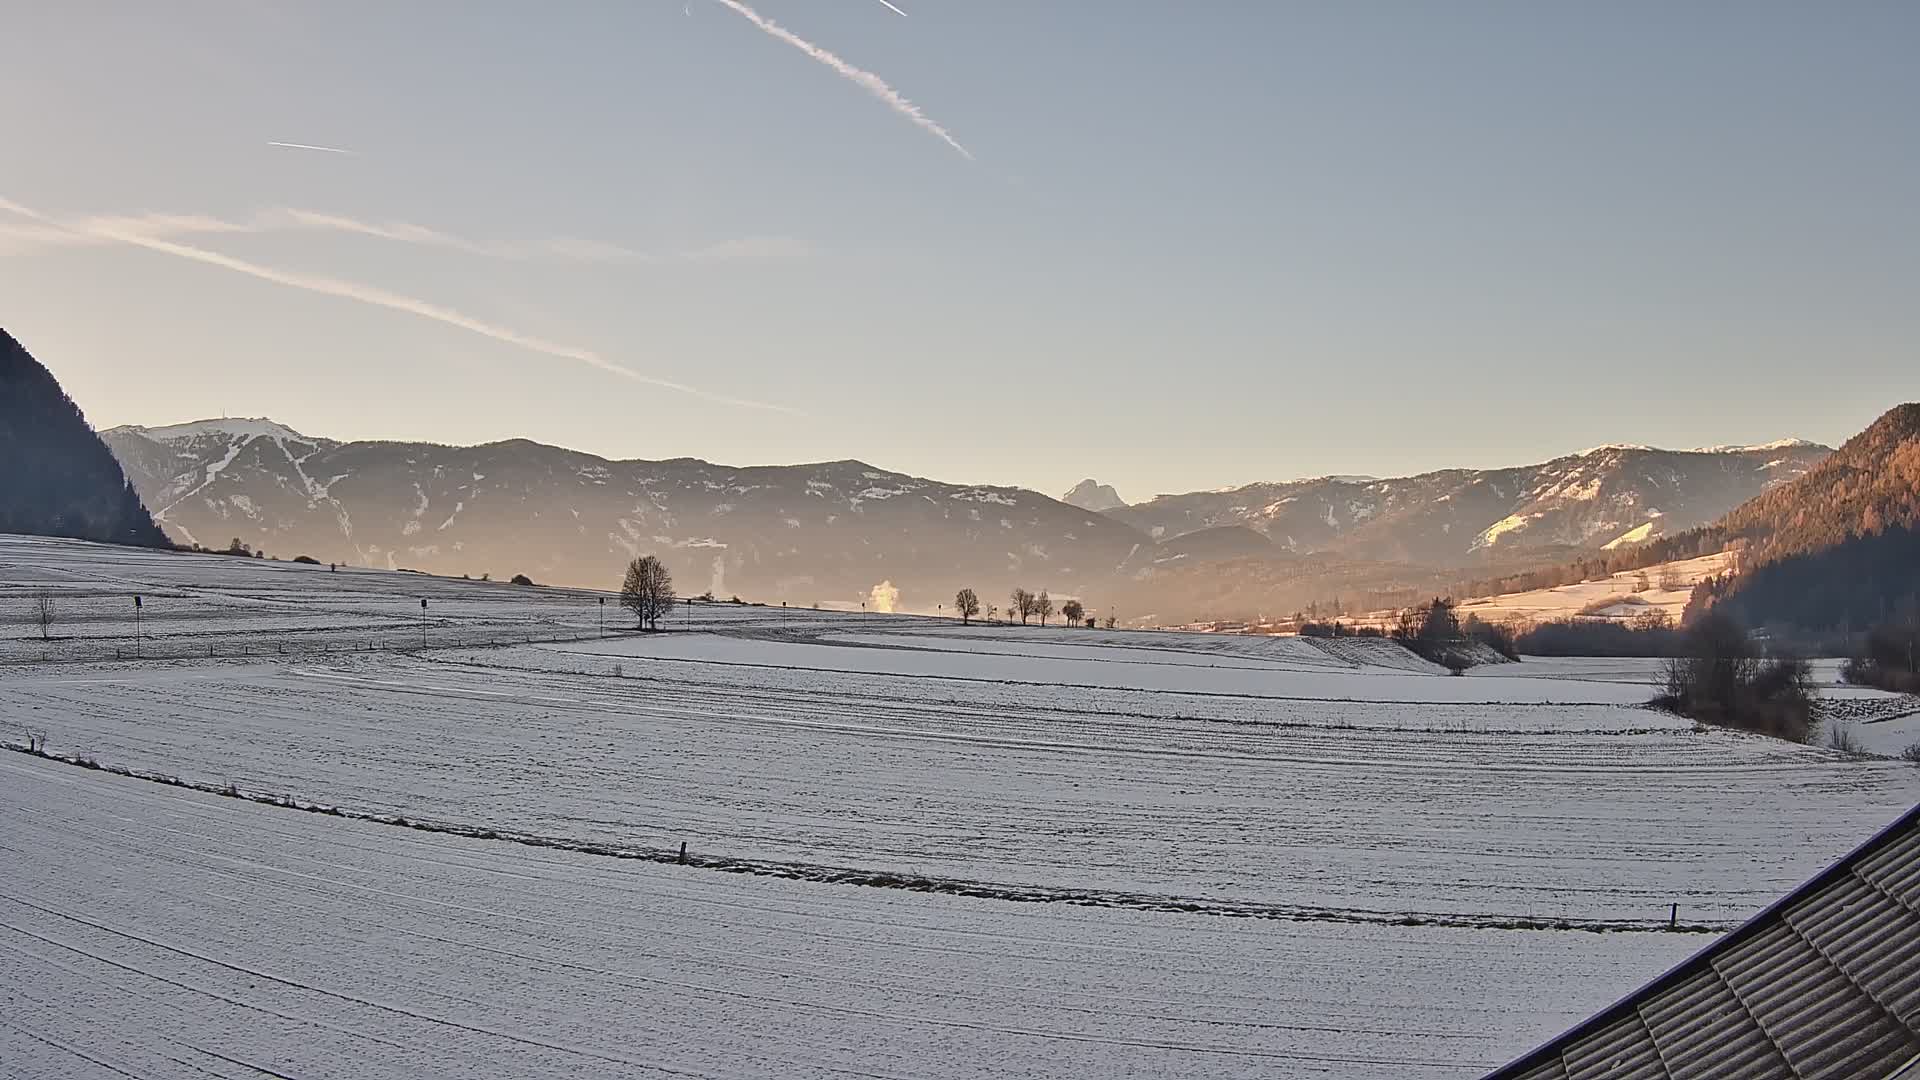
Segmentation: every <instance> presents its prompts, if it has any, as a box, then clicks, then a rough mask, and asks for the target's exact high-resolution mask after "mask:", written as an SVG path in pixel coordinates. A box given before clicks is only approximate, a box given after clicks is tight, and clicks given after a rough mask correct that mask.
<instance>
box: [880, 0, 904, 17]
mask: <svg viewBox="0 0 1920 1080" xmlns="http://www.w3.org/2000/svg"><path fill="white" fill-rule="evenodd" d="M880 2H881V3H882V4H887V0H880ZM887 10H889V11H891V12H893V13H894V14H895V15H898V16H900V17H901V18H903V19H904V18H906V17H907V13H906V12H904V11H901V10H900V9H899V8H897V7H894V6H893V5H892V4H887Z"/></svg>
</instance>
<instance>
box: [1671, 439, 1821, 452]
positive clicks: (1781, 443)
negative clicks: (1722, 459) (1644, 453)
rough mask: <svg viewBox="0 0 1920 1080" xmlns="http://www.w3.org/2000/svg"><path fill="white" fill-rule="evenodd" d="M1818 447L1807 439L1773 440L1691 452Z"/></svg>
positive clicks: (1708, 447)
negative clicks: (1750, 444)
mask: <svg viewBox="0 0 1920 1080" xmlns="http://www.w3.org/2000/svg"><path fill="white" fill-rule="evenodd" d="M1818 445H1819V444H1818V443H1815V442H1813V441H1811V440H1809V439H1775V440H1773V441H1772V442H1766V443H1754V444H1753V445H1752V446H1731V445H1728V446H1698V447H1695V448H1694V449H1693V451H1692V452H1693V453H1695V454H1759V453H1765V452H1767V451H1769V450H1800V449H1804V448H1806V447H1811V446H1818Z"/></svg>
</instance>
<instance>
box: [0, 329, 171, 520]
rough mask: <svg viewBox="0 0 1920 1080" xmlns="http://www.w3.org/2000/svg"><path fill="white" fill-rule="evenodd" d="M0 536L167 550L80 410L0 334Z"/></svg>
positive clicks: (54, 381) (47, 374) (48, 374)
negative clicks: (60, 538)
mask: <svg viewBox="0 0 1920 1080" xmlns="http://www.w3.org/2000/svg"><path fill="white" fill-rule="evenodd" d="M0 465H3V467H0V532H8V533H25V534H29V535H35V536H68V537H76V538H78V539H82V540H100V541H106V542H109V543H115V544H138V545H141V546H145V547H164V546H166V544H167V538H166V535H165V534H164V533H162V532H161V531H160V528H159V527H158V526H157V525H155V524H154V521H153V518H152V517H151V516H150V515H149V514H148V513H147V510H146V507H144V506H142V505H141V504H140V498H139V496H138V495H137V494H136V493H135V492H134V489H133V488H132V487H131V486H130V485H129V484H128V483H127V478H126V477H125V476H124V475H123V474H122V472H121V469H120V465H119V463H118V462H117V461H115V460H114V456H113V454H112V453H111V452H110V451H109V450H108V449H107V447H106V445H105V444H104V443H103V442H101V440H100V438H99V437H98V436H96V435H95V434H94V432H93V429H92V428H91V427H89V426H88V424H87V420H86V417H85V416H84V415H83V414H82V413H81V411H80V407H79V406H77V405H75V404H74V403H73V399H72V398H69V397H68V396H67V394H66V392H65V391H64V390H62V389H61V388H60V383H59V381H58V380H57V379H55V378H54V377H53V373H52V372H50V371H48V370H47V369H46V367H45V366H43V365H42V364H41V363H40V362H39V361H37V360H35V359H34V358H33V356H32V355H31V354H29V353H28V352H27V350H26V347H25V346H23V345H21V344H20V343H19V342H18V341H16V340H14V338H13V336H12V335H11V334H8V333H7V332H6V331H5V330H0Z"/></svg>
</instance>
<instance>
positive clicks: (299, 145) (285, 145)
mask: <svg viewBox="0 0 1920 1080" xmlns="http://www.w3.org/2000/svg"><path fill="white" fill-rule="evenodd" d="M880 2H881V3H883V4H886V2H887V0H880ZM887 6H888V7H892V6H893V5H892V4H887ZM267 145H268V146H278V147H280V148H281V149H284V150H318V151H320V152H321V153H323V154H352V153H353V151H351V150H342V149H340V148H339V147H337V146H315V145H313V144H312V143H303V142H270V143H268V144H267Z"/></svg>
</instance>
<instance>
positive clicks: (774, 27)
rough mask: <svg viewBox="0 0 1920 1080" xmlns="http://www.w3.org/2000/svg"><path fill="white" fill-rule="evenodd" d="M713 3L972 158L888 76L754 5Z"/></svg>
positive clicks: (722, 0) (730, 1) (719, 0)
mask: <svg viewBox="0 0 1920 1080" xmlns="http://www.w3.org/2000/svg"><path fill="white" fill-rule="evenodd" d="M883 2H884V0H883ZM714 3H717V4H719V5H720V6H721V7H724V8H727V9H728V10H730V11H732V12H734V13H735V14H737V15H739V16H740V17H741V18H743V19H745V20H747V21H748V22H750V23H752V24H753V25H754V26H756V27H758V28H759V30H760V32H761V33H763V34H767V35H769V36H770V37H773V38H774V39H776V40H778V41H782V42H785V43H786V44H788V45H791V46H793V47H794V48H796V49H799V50H800V51H801V52H803V53H806V54H807V55H808V56H810V57H812V58H813V59H814V60H816V61H818V62H819V63H822V64H825V65H826V66H827V67H830V68H832V69H833V70H834V71H836V72H838V73H839V74H840V77H841V78H844V79H846V80H848V81H849V82H852V83H853V84H854V85H856V86H859V87H860V88H861V89H863V90H865V91H866V92H867V93H869V94H872V95H873V96H874V97H876V98H879V99H880V100H881V101H883V102H885V103H886V105H887V107H888V108H890V109H892V110H893V111H894V112H897V113H899V114H900V115H901V116H904V117H906V118H907V119H909V120H911V121H913V122H914V124H916V125H917V126H919V127H920V128H921V129H923V130H925V131H927V132H929V133H931V134H932V135H934V136H935V137H937V138H939V139H940V141H942V142H944V143H946V144H947V145H948V146H951V147H953V148H954V149H955V150H957V151H959V152H960V156H961V157H964V158H966V159H967V160H968V161H972V160H973V152H972V151H971V150H968V149H967V148H966V147H964V146H962V145H960V141H959V140H958V139H955V138H954V137H953V135H952V133H951V132H949V131H948V130H947V129H946V128H944V127H942V126H940V124H939V123H938V122H936V121H935V120H934V119H933V118H932V117H930V116H928V115H927V114H926V113H925V112H923V111H922V110H921V108H920V106H918V105H915V104H914V103H913V102H911V101H908V100H907V99H906V98H905V97H904V96H902V95H901V93H900V92H899V91H898V90H895V89H894V88H893V87H891V86H889V85H887V81H886V80H885V79H882V78H881V77H880V76H878V75H875V74H874V73H873V72H871V71H868V70H866V69H865V68H859V67H855V66H854V65H852V64H850V63H848V62H847V61H845V60H842V59H841V58H840V57H838V56H836V55H834V54H833V53H831V52H829V51H827V50H826V49H823V48H821V47H820V46H818V45H815V44H814V43H813V42H811V41H808V40H807V39H806V38H803V37H801V36H800V35H799V34H796V33H794V32H793V31H791V30H789V29H787V28H786V27H784V26H781V25H780V24H779V23H777V22H774V21H773V20H772V19H769V18H767V17H766V16H765V15H762V14H760V13H759V12H758V11H755V10H753V9H752V8H750V7H748V6H747V5H745V4H743V3H741V2H740V0H714ZM887 6H888V7H893V5H892V4H888V5H887ZM894 10H895V11H900V9H899V8H894ZM900 14H902V15H905V14H906V12H904V11H901V12H900Z"/></svg>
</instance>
